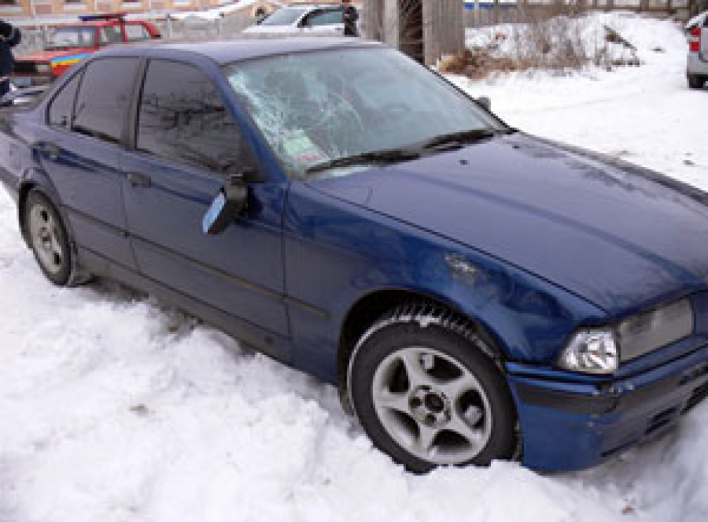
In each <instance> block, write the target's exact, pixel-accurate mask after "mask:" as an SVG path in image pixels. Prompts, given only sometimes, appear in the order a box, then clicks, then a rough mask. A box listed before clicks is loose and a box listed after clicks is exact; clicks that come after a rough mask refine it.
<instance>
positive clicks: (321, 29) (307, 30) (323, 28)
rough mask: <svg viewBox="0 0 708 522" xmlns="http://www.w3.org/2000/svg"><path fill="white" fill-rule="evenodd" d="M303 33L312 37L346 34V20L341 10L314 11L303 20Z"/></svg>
mask: <svg viewBox="0 0 708 522" xmlns="http://www.w3.org/2000/svg"><path fill="white" fill-rule="evenodd" d="M302 26H303V29H302V30H303V33H304V34H312V35H315V34H316V35H342V34H344V19H343V11H342V10H341V9H321V10H317V11H313V12H312V13H310V14H309V15H307V17H306V18H305V19H304V20H303V24H302Z"/></svg>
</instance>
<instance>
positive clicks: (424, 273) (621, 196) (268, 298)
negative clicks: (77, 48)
mask: <svg viewBox="0 0 708 522" xmlns="http://www.w3.org/2000/svg"><path fill="white" fill-rule="evenodd" d="M569 124H572V123H569ZM0 180H2V182H3V184H4V185H5V186H6V188H7V189H8V191H9V192H10V193H11V194H12V195H13V196H14V198H15V199H16V201H17V204H18V218H19V223H20V229H21V232H22V236H23V238H24V240H25V241H26V242H27V244H28V245H29V247H30V248H31V249H32V250H33V252H34V255H35V258H36V260H37V262H38V265H39V268H40V269H41V270H42V272H43V273H44V274H45V275H46V277H47V278H48V279H49V280H50V281H51V282H52V283H54V284H56V285H60V286H72V285H76V284H80V283H83V282H86V281H88V280H89V279H90V278H91V277H92V276H100V277H109V278H113V279H116V280H118V281H121V282H123V283H125V284H127V285H130V286H134V287H136V288H139V289H142V290H145V291H147V292H150V293H152V294H154V295H156V296H158V297H160V298H161V299H163V300H165V301H167V302H170V303H172V304H174V305H176V306H178V307H180V308H183V309H184V310H187V311H189V312H190V313H192V314H194V315H196V316H198V317H200V318H202V319H204V320H205V321H207V322H209V323H210V324H212V325H214V326H216V327H218V328H220V329H222V330H224V331H226V332H228V333H230V334H232V335H233V336H235V337H237V338H239V339H241V340H242V341H243V342H244V343H246V344H248V345H251V346H253V347H255V348H256V349H258V350H260V351H262V352H263V353H265V354H267V355H270V356H272V357H273V358H275V359H278V360H280V361H282V362H283V363H285V364H288V365H290V366H293V367H295V368H297V369H300V370H302V371H304V372H307V373H309V374H311V375H314V376H317V377H319V378H320V379H322V380H324V381H326V382H327V383H330V384H332V385H334V386H337V387H338V389H339V390H340V394H341V397H342V403H343V406H344V408H345V410H346V411H348V412H349V413H351V414H353V415H355V416H356V417H357V418H358V420H359V422H360V423H361V425H362V426H363V428H364V430H365V431H366V432H367V434H368V435H369V436H370V437H371V439H372V441H373V442H374V444H375V445H376V446H377V447H378V448H380V449H381V450H382V451H384V452H386V453H388V454H389V455H390V456H391V457H392V458H393V459H394V460H395V461H397V462H400V463H402V464H403V465H405V466H406V467H407V468H408V469H410V470H412V471H414V472H425V471H428V470H430V469H433V468H434V467H437V466H441V465H466V464H473V465H486V464H489V463H490V462H491V461H492V460H494V459H513V458H516V459H520V460H521V461H522V462H523V463H524V464H525V465H527V466H529V467H532V468H536V469H540V470H572V469H580V468H585V467H589V466H592V465H595V464H597V463H599V462H602V461H604V460H606V459H608V458H611V457H612V456H613V455H616V454H618V453H619V452H621V451H623V450H624V449H626V448H627V447H629V446H631V445H632V444H634V443H636V442H638V441H640V440H643V439H645V438H646V437H648V436H651V435H653V434H654V433H657V432H658V431H660V430H661V429H663V428H665V427H666V426H668V425H670V424H672V423H673V422H674V421H675V420H677V419H678V418H679V417H680V416H681V415H682V414H683V413H685V412H686V411H688V410H689V409H690V408H692V407H693V406H695V405H696V404H698V403H699V402H700V401H701V400H703V399H704V398H705V397H706V395H708V208H707V207H706V202H707V201H708V200H707V199H706V198H707V196H706V194H704V193H702V192H700V191H698V190H696V189H694V188H691V187H689V186H686V185H683V184H681V183H679V182H676V181H674V180H671V179H668V178H666V177H663V176H661V175H659V174H656V173H653V172H650V171H647V170H645V169H642V168H639V167H636V166H633V165H629V164H626V163H622V162H619V161H616V160H612V159H609V158H605V157H602V156H599V155H595V154H592V153H589V152H587V151H583V150H580V149H576V148H572V147H568V146H565V145H561V144H557V143H552V142H549V141H545V140H541V139H538V138H533V137H531V136H528V135H525V134H523V133H522V132H519V131H516V130H514V129H511V128H509V127H508V126H507V125H505V124H504V123H503V122H501V121H500V120H499V119H497V118H496V117H495V116H494V115H493V114H491V113H490V112H489V111H488V110H487V109H486V108H485V107H484V106H483V105H482V104H480V103H478V102H476V101H475V100H473V99H471V98H469V97H468V96H466V95H465V94H464V93H462V92H460V91H459V90H457V89H456V88H455V87H453V86H452V85H450V84H449V83H448V82H446V81H445V80H444V79H442V78H441V77H439V76H437V75H436V74H434V73H432V72H430V71H429V70H427V69H425V68H423V67H421V66H419V65H417V64H416V63H415V62H413V61H411V60H409V59H408V58H406V57H404V56H403V55H401V54H399V53H398V52H396V51H394V50H392V49H389V48H387V47H385V46H383V45H380V44H376V43H372V42H365V41H361V40H355V39H337V38H331V39H310V38H302V39H287V40H285V39H281V40H278V39H274V40H263V39H261V40H241V41H230V42H211V43H209V42H206V43H174V42H172V43H171V42H162V43H153V44H145V45H141V46H136V47H130V48H116V49H110V50H106V51H104V52H101V53H98V54H96V55H94V56H93V57H92V58H90V59H89V60H87V61H85V62H82V63H81V64H80V65H79V66H77V67H75V68H74V69H72V70H71V71H70V72H69V73H67V74H66V75H64V76H63V77H62V78H61V79H60V81H58V82H57V83H56V84H55V85H53V86H52V87H51V88H50V90H49V91H47V92H46V93H44V94H43V95H41V96H39V97H37V98H36V99H35V100H34V101H32V102H31V103H24V104H22V105H18V106H16V107H10V108H5V109H2V111H1V114H0Z"/></svg>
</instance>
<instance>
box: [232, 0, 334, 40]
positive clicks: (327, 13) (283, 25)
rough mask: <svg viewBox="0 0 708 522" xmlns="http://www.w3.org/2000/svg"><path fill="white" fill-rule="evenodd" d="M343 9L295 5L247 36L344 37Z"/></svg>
mask: <svg viewBox="0 0 708 522" xmlns="http://www.w3.org/2000/svg"><path fill="white" fill-rule="evenodd" d="M342 16H343V9H342V7H341V6H338V5H332V4H322V5H317V4H309V5H293V6H290V7H284V8H282V9H279V10H277V11H275V12H274V13H273V14H271V15H270V16H268V17H266V18H264V19H263V20H262V21H261V22H259V23H258V24H257V25H253V26H251V27H248V28H247V29H245V30H244V33H246V34H280V35H329V36H336V35H340V36H341V35H343V34H344V22H343V18H342Z"/></svg>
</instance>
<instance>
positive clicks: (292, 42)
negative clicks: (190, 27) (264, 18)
mask: <svg viewBox="0 0 708 522" xmlns="http://www.w3.org/2000/svg"><path fill="white" fill-rule="evenodd" d="M361 47H383V44H381V43H379V42H374V41H371V40H364V39H360V38H351V37H349V38H347V37H331V38H330V37H323V36H304V37H292V36H291V37H262V36H261V37H243V36H242V37H239V38H234V39H225V40H212V41H185V40H149V41H148V40H146V41H144V42H140V43H136V44H131V45H124V46H117V47H110V48H108V49H106V50H103V51H100V52H98V53H96V54H94V57H97V56H109V55H111V56H163V57H166V58H167V57H170V56H172V57H177V56H179V55H184V54H192V55H199V56H205V57H207V58H210V59H211V60H213V61H215V62H217V63H218V64H219V65H223V64H227V63H231V62H236V61H241V60H249V59H252V58H261V57H266V56H275V55H282V54H291V53H304V52H310V51H318V50H330V49H346V48H361Z"/></svg>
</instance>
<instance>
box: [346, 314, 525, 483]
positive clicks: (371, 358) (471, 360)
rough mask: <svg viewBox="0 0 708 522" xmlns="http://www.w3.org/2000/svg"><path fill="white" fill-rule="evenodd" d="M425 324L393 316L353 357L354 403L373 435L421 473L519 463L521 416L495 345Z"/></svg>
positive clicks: (397, 458)
mask: <svg viewBox="0 0 708 522" xmlns="http://www.w3.org/2000/svg"><path fill="white" fill-rule="evenodd" d="M397 315H398V317H397ZM421 324H425V323H421V322H420V321H415V320H413V321H411V320H410V315H408V316H407V317H401V315H400V314H397V313H396V312H393V313H391V314H387V315H386V316H384V318H382V319H381V320H379V321H378V322H377V323H376V324H375V325H374V326H373V327H372V328H371V329H370V330H369V332H368V333H367V334H365V336H364V339H363V342H360V344H359V346H358V347H357V349H356V351H355V353H354V355H353V356H352V359H351V361H350V364H349V382H348V389H349V397H350V400H351V404H352V406H353V407H354V411H355V412H356V415H357V417H358V418H359V421H360V423H361V425H362V427H363V428H364V430H365V431H366V433H367V434H368V435H369V437H370V438H371V440H372V441H373V442H374V444H375V445H376V446H377V447H378V448H379V449H380V450H382V451H383V452H385V453H387V454H388V455H390V456H391V457H392V458H393V459H394V460H395V461H396V462H398V463H401V464H403V465H404V466H405V467H406V468H407V469H408V470H410V471H413V472H416V473H425V472H428V471H430V470H432V469H433V468H435V467H438V466H443V465H454V466H464V465H468V464H473V465H478V466H486V465H489V464H490V463H491V461H492V460H495V459H510V458H512V457H513V455H514V452H515V450H516V446H517V437H516V424H517V419H516V409H515V407H514V402H513V399H512V397H511V393H510V391H509V388H508V386H507V384H506V382H505V379H504V377H503V375H502V373H501V371H500V370H499V368H498V367H497V366H496V364H495V363H494V361H493V360H492V359H491V358H490V357H489V356H488V355H487V353H489V352H490V349H489V346H488V345H487V344H485V343H484V341H482V339H481V338H480V337H479V336H477V335H476V334H474V332H471V335H461V332H460V331H459V330H456V329H453V328H451V327H450V325H447V324H445V322H444V321H443V322H440V323H438V324H427V325H426V326H421Z"/></svg>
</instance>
